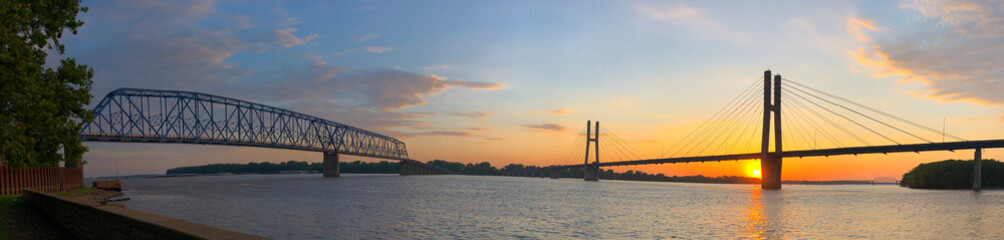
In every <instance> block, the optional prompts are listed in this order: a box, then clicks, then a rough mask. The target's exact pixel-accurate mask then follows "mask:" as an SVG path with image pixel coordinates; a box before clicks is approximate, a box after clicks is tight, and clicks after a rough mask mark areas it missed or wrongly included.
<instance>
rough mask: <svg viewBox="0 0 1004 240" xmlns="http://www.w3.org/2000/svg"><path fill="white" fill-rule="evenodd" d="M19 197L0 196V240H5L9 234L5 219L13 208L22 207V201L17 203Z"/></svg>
mask: <svg viewBox="0 0 1004 240" xmlns="http://www.w3.org/2000/svg"><path fill="white" fill-rule="evenodd" d="M19 197H21V195H3V196H0V240H3V239H7V237H8V236H7V235H8V233H9V232H10V230H9V229H7V228H8V224H7V219H8V218H9V217H12V216H11V213H10V212H11V211H12V209H14V208H18V207H24V201H18V198H19Z"/></svg>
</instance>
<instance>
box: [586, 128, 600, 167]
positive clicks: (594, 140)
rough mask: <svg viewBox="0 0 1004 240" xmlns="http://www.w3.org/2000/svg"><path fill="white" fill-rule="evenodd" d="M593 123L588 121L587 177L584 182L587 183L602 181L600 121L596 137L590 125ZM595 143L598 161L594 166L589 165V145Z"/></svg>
mask: <svg viewBox="0 0 1004 240" xmlns="http://www.w3.org/2000/svg"><path fill="white" fill-rule="evenodd" d="M591 123H592V121H586V160H585V165H583V166H584V167H585V177H584V178H583V180H586V181H599V180H600V165H599V164H600V121H596V135H594V137H590V135H593V133H591V129H590V127H591V126H590V125H591ZM590 142H592V143H593V147H594V150H595V155H596V157H595V159H596V161H595V162H593V164H589V143H590Z"/></svg>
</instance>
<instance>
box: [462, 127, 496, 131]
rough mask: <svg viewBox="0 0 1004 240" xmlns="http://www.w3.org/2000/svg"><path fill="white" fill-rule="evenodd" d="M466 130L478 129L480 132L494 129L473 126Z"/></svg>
mask: <svg viewBox="0 0 1004 240" xmlns="http://www.w3.org/2000/svg"><path fill="white" fill-rule="evenodd" d="M466 130H470V131H478V132H486V131H491V130H492V129H491V128H481V127H473V128H466Z"/></svg>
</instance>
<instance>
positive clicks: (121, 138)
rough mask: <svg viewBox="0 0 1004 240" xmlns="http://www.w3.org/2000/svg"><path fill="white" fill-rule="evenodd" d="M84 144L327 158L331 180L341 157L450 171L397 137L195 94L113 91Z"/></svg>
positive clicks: (408, 170)
mask: <svg viewBox="0 0 1004 240" xmlns="http://www.w3.org/2000/svg"><path fill="white" fill-rule="evenodd" d="M80 138H81V140H83V141H97V142H145V143H187V144H209V145H230V146H250V147H264V148H279V149H291V150H301V151H313V152H323V153H324V164H323V166H324V167H323V168H324V176H325V177H338V176H339V175H340V174H339V169H338V162H339V161H338V156H339V154H347V155H354V156H363V157H374V158H383V159H390V160H397V161H401V168H400V169H401V175H413V174H441V173H450V172H449V171H447V170H445V169H442V168H439V167H435V166H430V165H427V164H424V163H422V162H419V161H415V160H412V159H409V158H408V148H407V147H406V146H405V144H404V142H402V141H400V140H397V139H395V138H392V137H388V136H384V135H381V134H377V133H374V132H371V131H367V130H364V129H360V128H356V127H353V126H349V125H345V124H341V123H338V122H334V121H331V120H326V119H322V118H318V117H314V116H310V115H307V114H303V113H298V112H294V111H290V110H286V109H282V108H277V107H272V106H268V105H264V104H259V103H253V102H248V101H244V100H238V99H234V98H229V97H222V96H217V95H212V94H205V93H198V92H188V91H170V90H151V89H133V88H120V89H117V90H115V91H112V92H111V93H108V95H107V96H105V98H104V99H102V100H101V102H100V103H98V105H97V106H95V108H94V118H93V119H91V121H88V122H86V123H84V125H83V128H82V129H81V131H80ZM67 162H79V161H67Z"/></svg>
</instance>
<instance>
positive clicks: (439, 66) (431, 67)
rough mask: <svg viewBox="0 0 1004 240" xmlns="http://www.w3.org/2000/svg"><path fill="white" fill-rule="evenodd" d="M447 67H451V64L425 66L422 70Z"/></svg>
mask: <svg viewBox="0 0 1004 240" xmlns="http://www.w3.org/2000/svg"><path fill="white" fill-rule="evenodd" d="M447 68H450V65H446V64H440V65H435V66H428V67H424V68H422V70H426V71H428V70H444V69H447Z"/></svg>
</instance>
